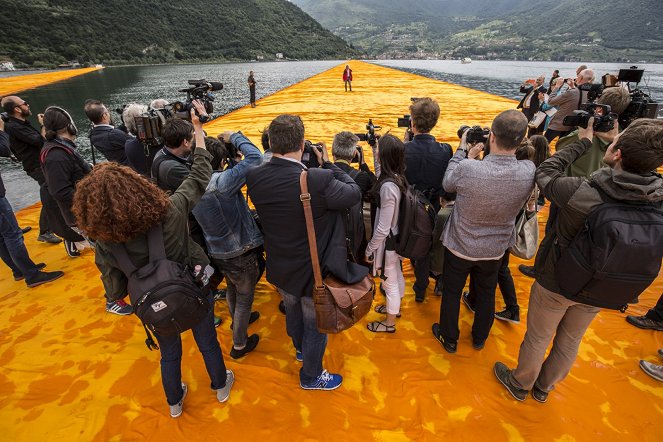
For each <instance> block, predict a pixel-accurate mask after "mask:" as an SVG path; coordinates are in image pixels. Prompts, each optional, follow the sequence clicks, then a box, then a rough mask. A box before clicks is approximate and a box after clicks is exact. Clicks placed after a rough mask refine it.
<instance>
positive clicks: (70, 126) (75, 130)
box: [44, 106, 78, 135]
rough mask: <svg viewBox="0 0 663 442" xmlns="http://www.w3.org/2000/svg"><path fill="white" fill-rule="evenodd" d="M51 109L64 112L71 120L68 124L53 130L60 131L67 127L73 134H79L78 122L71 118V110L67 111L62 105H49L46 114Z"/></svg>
mask: <svg viewBox="0 0 663 442" xmlns="http://www.w3.org/2000/svg"><path fill="white" fill-rule="evenodd" d="M51 109H52V110H55V111H59V112H61V113H63V114H64V115H66V117H67V120H69V122H68V123H67V125H66V126H63V127H58V128H53V130H54V131H55V132H57V131H59V130H61V129H65V128H66V129H67V131H68V132H69V133H70V134H71V135H78V128H77V127H76V123H74V119H73V118H71V115H69V112H67V111H66V110H64V109H62V108H61V107H58V106H49V107H47V108H46V110H45V111H44V114H45V113H46V112H48V111H49V110H51Z"/></svg>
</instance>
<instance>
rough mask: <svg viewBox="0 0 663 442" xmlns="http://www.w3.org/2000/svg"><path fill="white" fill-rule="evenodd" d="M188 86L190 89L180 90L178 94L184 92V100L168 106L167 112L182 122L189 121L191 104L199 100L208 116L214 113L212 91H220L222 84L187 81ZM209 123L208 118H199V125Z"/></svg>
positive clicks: (205, 81) (204, 116)
mask: <svg viewBox="0 0 663 442" xmlns="http://www.w3.org/2000/svg"><path fill="white" fill-rule="evenodd" d="M189 85H190V86H191V87H189V88H186V89H180V90H179V92H186V100H185V101H184V102H182V101H174V102H172V103H170V104H169V105H168V107H170V109H169V111H170V112H172V113H173V114H174V116H175V117H177V118H181V119H183V120H191V114H190V112H191V109H192V108H193V105H192V104H191V102H192V101H193V100H200V101H201V102H202V103H203V105H204V106H205V111H206V112H207V113H208V114H211V113H212V112H214V105H213V104H212V102H213V101H214V94H212V92H213V91H220V90H221V89H223V84H222V83H219V82H217V81H207V80H205V79H202V80H189ZM207 121H209V116H206V115H203V116H201V117H200V122H201V123H206V122H207Z"/></svg>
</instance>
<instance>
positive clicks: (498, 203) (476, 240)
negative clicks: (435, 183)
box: [442, 150, 536, 261]
mask: <svg viewBox="0 0 663 442" xmlns="http://www.w3.org/2000/svg"><path fill="white" fill-rule="evenodd" d="M466 155H467V154H466V153H465V152H463V151H461V150H458V151H457V152H456V154H455V155H454V156H453V157H452V158H451V160H450V161H449V166H448V167H447V172H446V173H445V175H444V181H443V182H442V184H443V186H444V190H445V191H446V192H456V193H457V196H456V204H455V205H454V209H453V212H452V214H451V218H450V219H449V222H447V224H446V226H445V228H444V231H443V233H442V243H443V244H444V246H445V247H447V248H448V249H449V250H450V251H451V252H452V253H454V254H456V255H458V256H460V257H462V258H465V259H470V260H477V261H478V260H487V259H498V258H500V257H501V256H502V255H504V252H505V251H506V250H507V249H508V248H509V247H511V246H512V245H513V244H514V243H515V232H514V230H515V229H514V227H515V223H516V216H517V215H518V212H519V211H520V209H522V208H523V206H524V205H525V203H526V202H527V200H528V199H529V197H530V195H531V194H532V190H533V189H534V171H535V169H536V168H535V166H534V163H532V162H531V161H527V160H525V161H518V160H517V159H516V157H515V155H494V154H493V155H487V156H486V157H485V158H484V159H483V160H482V161H479V160H470V159H467V158H466Z"/></svg>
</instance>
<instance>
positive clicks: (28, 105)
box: [16, 101, 30, 107]
mask: <svg viewBox="0 0 663 442" xmlns="http://www.w3.org/2000/svg"><path fill="white" fill-rule="evenodd" d="M21 106H27V107H30V104H29V103H28V102H27V101H24V102H23V103H21V104H17V105H16V107H21Z"/></svg>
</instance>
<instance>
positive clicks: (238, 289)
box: [213, 249, 260, 348]
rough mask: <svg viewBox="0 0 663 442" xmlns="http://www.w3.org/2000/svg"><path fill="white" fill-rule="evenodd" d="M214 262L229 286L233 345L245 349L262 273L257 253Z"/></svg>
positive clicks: (227, 291)
mask: <svg viewBox="0 0 663 442" xmlns="http://www.w3.org/2000/svg"><path fill="white" fill-rule="evenodd" d="M213 261H214V262H215V263H216V265H217V267H218V268H219V269H221V271H222V272H223V273H224V275H226V282H227V284H228V288H227V290H226V300H227V301H228V310H230V316H231V317H232V321H233V344H235V347H236V348H244V346H246V340H247V339H248V328H249V319H250V317H251V308H252V307H253V296H254V292H255V289H256V284H257V283H258V275H259V273H260V272H259V270H258V255H257V252H256V250H255V249H254V250H250V251H249V252H247V253H245V254H244V255H241V256H237V257H235V258H229V259H213Z"/></svg>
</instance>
